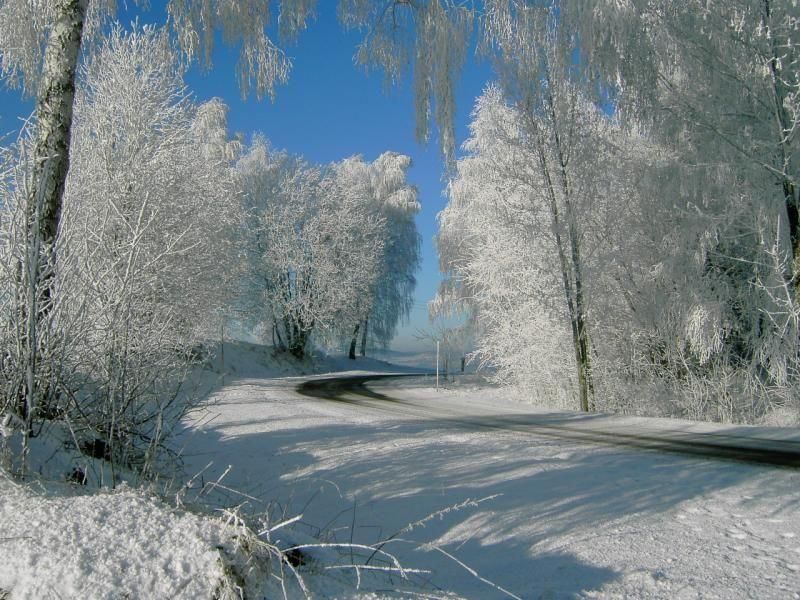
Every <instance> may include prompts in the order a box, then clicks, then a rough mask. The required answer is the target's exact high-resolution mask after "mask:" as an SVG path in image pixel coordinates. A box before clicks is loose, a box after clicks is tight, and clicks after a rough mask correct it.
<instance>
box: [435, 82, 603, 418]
mask: <svg viewBox="0 0 800 600" xmlns="http://www.w3.org/2000/svg"><path fill="white" fill-rule="evenodd" d="M561 85H564V86H565V89H562V90H560V92H558V93H560V94H562V95H560V96H557V97H555V98H553V96H550V95H546V96H544V98H545V103H544V105H542V104H537V105H536V106H537V108H541V109H552V111H553V112H549V110H534V109H533V107H531V108H530V109H529V108H528V107H527V106H526V105H525V104H520V105H513V106H512V105H509V104H508V103H507V102H506V100H505V98H504V96H503V94H502V91H501V90H500V89H498V88H489V89H488V90H487V91H486V92H485V93H484V95H483V96H482V97H481V98H480V99H479V101H478V103H477V107H476V110H475V113H474V119H473V122H472V124H471V130H472V136H471V138H470V139H469V140H468V142H467V143H466V144H465V150H466V151H467V156H466V157H464V158H462V159H461V160H459V162H458V164H457V171H456V177H455V178H454V180H453V181H452V182H451V184H450V188H449V203H448V206H447V208H446V209H445V210H444V211H443V212H442V213H441V214H440V217H439V219H440V234H439V237H438V240H437V244H438V247H439V253H440V262H441V267H442V270H443V271H445V272H447V273H449V280H448V281H447V282H446V283H445V285H444V287H443V289H442V290H441V292H440V302H441V303H442V304H443V306H444V307H446V306H447V305H448V304H452V303H459V302H462V303H466V306H467V307H468V308H469V309H470V310H471V311H473V312H475V313H476V315H477V321H478V324H479V328H480V335H479V336H478V337H479V341H478V349H479V351H480V352H481V354H482V358H483V360H484V361H485V362H488V363H490V364H492V365H494V366H495V367H498V368H499V374H500V376H501V377H503V378H505V379H507V380H509V381H512V382H514V383H517V384H523V386H524V387H525V389H530V390H535V391H536V393H538V394H543V395H547V393H549V394H550V395H551V396H552V397H554V398H560V399H562V400H561V401H560V403H561V404H562V405H563V404H564V403H565V402H564V401H563V400H564V399H566V398H570V397H573V394H574V395H575V396H577V398H578V400H579V404H578V405H579V406H580V408H581V409H583V410H588V409H590V407H591V406H592V404H591V390H592V388H591V386H592V380H591V370H590V360H589V357H588V351H589V350H588V349H589V345H588V327H587V320H588V317H589V312H588V309H589V288H590V285H588V279H589V277H588V276H587V273H592V270H590V269H589V268H587V266H588V265H587V261H586V259H584V258H582V256H581V254H580V252H581V251H582V250H583V245H584V244H585V241H586V238H587V234H588V233H589V231H590V230H591V228H592V227H593V223H592V221H591V216H590V215H591V212H590V211H592V210H593V208H594V205H595V204H597V203H599V202H601V201H602V199H601V197H600V196H601V194H602V192H603V190H602V172H601V169H600V168H599V167H600V165H596V164H595V163H593V162H592V161H591V160H590V156H589V153H588V152H584V151H583V147H584V146H585V145H586V144H588V143H589V142H590V141H591V147H592V148H595V149H596V148H598V147H600V146H601V145H602V137H601V136H600V135H599V129H600V127H601V124H602V117H601V116H600V115H599V114H598V113H597V111H596V110H594V109H593V108H592V107H591V106H590V105H588V104H586V103H582V104H581V103H580V97H579V96H577V95H572V94H571V93H570V95H569V96H567V95H566V94H567V92H569V91H570V89H571V88H568V87H566V86H567V83H565V82H561ZM553 93H554V94H555V93H557V92H553ZM550 100H552V101H553V102H554V103H555V102H559V103H560V105H559V106H558V107H556V106H552V107H550V106H549V101H550ZM567 156H568V157H569V161H570V162H569V163H567V161H566V159H565V157H567ZM568 348H571V349H572V352H571V355H572V356H571V358H570V355H569V353H565V352H566V350H567V349H568ZM537 360H538V361H539V362H538V364H537V363H536V361H537ZM551 361H552V362H551ZM545 364H546V365H548V366H544V365H545ZM564 365H574V368H575V373H576V376H575V377H574V379H573V381H574V385H573V384H563V383H559V380H563V379H564V377H565V373H564ZM557 373H558V375H556V374H557ZM543 376H544V377H543ZM547 377H549V378H550V379H549V381H550V383H545V381H546V380H547ZM553 382H556V383H555V384H554V383H553Z"/></svg>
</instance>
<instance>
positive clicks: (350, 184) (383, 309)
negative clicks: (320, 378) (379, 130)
mask: <svg viewBox="0 0 800 600" xmlns="http://www.w3.org/2000/svg"><path fill="white" fill-rule="evenodd" d="M410 166H411V159H410V158H409V157H408V156H405V155H402V154H397V153H396V152H385V153H383V154H381V155H380V156H379V157H378V158H377V159H376V160H375V161H373V162H372V163H367V162H365V161H364V160H363V159H362V158H361V157H358V156H356V157H351V158H349V159H347V160H344V161H342V162H340V163H337V164H335V165H333V167H332V175H333V176H334V178H335V179H336V181H337V182H338V185H339V186H340V188H342V189H346V190H350V193H352V194H355V195H358V196H360V197H361V199H362V202H364V203H365V206H366V210H367V212H368V213H369V214H371V215H372V217H373V218H374V219H377V220H380V221H381V222H383V223H384V224H385V226H384V231H383V233H382V234H381V235H382V237H383V240H384V242H383V252H382V255H381V257H380V261H379V263H380V264H379V272H378V274H377V276H376V277H375V279H374V283H373V285H372V289H371V290H370V292H369V294H368V295H367V296H365V297H364V298H363V301H362V306H361V311H360V314H359V315H357V320H356V322H355V329H354V330H353V333H352V336H351V339H350V358H355V357H356V345H357V343H358V337H359V335H360V336H361V355H362V356H364V355H365V354H366V345H367V336H368V333H369V331H370V330H371V333H372V338H373V339H374V340H376V341H377V342H378V343H380V344H388V343H389V341H390V340H391V339H392V337H393V336H394V333H395V330H396V328H397V324H398V323H399V322H400V321H401V319H403V318H405V317H407V316H408V314H409V312H410V310H411V305H412V303H413V293H414V288H415V286H416V279H415V277H414V274H415V272H416V270H417V269H418V268H419V261H420V257H419V234H418V233H417V227H416V223H415V221H414V217H415V216H416V214H417V213H418V212H419V209H420V206H419V202H418V201H417V190H416V188H415V187H414V186H412V185H410V184H409V183H408V182H407V180H406V172H407V170H408V168H409V167H410Z"/></svg>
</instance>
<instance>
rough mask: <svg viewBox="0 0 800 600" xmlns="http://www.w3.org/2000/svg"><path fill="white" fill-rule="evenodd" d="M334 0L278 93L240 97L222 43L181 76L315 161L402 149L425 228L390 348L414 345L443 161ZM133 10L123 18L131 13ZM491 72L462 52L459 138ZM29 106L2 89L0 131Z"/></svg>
mask: <svg viewBox="0 0 800 600" xmlns="http://www.w3.org/2000/svg"><path fill="white" fill-rule="evenodd" d="M335 5H336V3H335V2H332V1H330V0H322V1H321V2H319V12H318V15H317V19H316V20H315V21H314V22H313V23H312V24H311V26H310V28H309V30H308V31H306V32H304V33H303V34H302V35H301V36H300V37H299V39H298V40H297V42H296V43H295V44H292V45H291V46H289V47H287V48H286V50H287V54H288V55H289V56H290V57H291V58H292V60H293V63H294V68H293V70H292V73H291V77H290V79H289V82H288V84H287V85H285V86H282V87H280V88H278V94H277V98H276V99H275V102H270V101H269V100H262V101H258V100H256V99H255V98H250V99H249V100H247V101H242V99H241V95H240V92H239V88H238V86H237V83H236V76H235V70H234V66H235V62H236V52H235V51H231V50H229V49H226V48H225V47H224V46H223V45H222V44H221V43H220V44H219V45H218V48H217V51H216V53H215V55H214V68H213V70H212V71H211V72H209V73H201V72H199V70H198V69H197V68H193V69H192V70H191V71H190V72H189V74H188V76H187V84H188V85H189V88H190V89H191V91H192V92H193V93H194V95H195V97H196V98H197V99H198V100H207V99H209V98H213V97H220V98H222V99H223V100H224V101H225V103H226V104H227V105H228V106H229V107H230V112H229V115H228V123H229V128H230V133H231V134H233V133H236V132H243V133H244V134H246V135H247V137H248V138H249V137H250V135H251V134H252V133H254V132H261V133H263V134H264V135H266V136H267V137H268V138H269V139H270V141H271V142H272V144H273V146H274V147H276V148H285V149H286V150H288V151H290V152H292V153H296V154H301V155H303V156H304V157H305V158H306V159H308V160H309V161H312V162H317V163H326V162H330V161H335V160H341V159H342V158H345V157H347V156H350V155H353V154H361V155H363V156H364V158H365V159H367V160H373V159H375V158H376V157H377V156H378V155H379V154H381V153H382V152H384V151H386V150H393V151H396V152H402V153H404V154H408V155H409V156H411V157H412V158H413V161H414V166H413V168H412V169H411V171H410V173H409V179H410V180H411V182H412V183H414V184H416V185H417V187H418V188H419V192H420V201H421V203H422V212H421V213H420V214H419V216H418V217H417V227H418V228H419V232H420V235H421V236H422V240H423V245H422V255H423V262H422V268H421V270H420V272H419V273H418V275H417V277H418V282H419V283H418V286H417V292H416V298H415V304H414V312H413V314H412V315H411V321H410V323H409V324H408V325H406V326H404V327H402V329H401V331H400V332H399V334H398V336H397V338H396V339H395V341H394V342H393V347H394V348H396V349H401V350H404V349H413V348H414V347H415V346H418V345H419V343H418V342H416V341H415V340H414V333H415V332H416V331H417V330H418V329H426V328H427V326H428V317H427V308H426V302H427V301H428V300H429V299H430V298H431V297H432V296H433V294H434V293H435V291H436V287H437V285H438V281H439V271H438V267H437V258H436V250H435V247H434V243H433V237H434V235H435V234H436V214H437V213H438V212H439V211H440V210H442V208H444V205H445V198H444V197H443V195H442V189H443V187H444V184H443V181H442V173H443V164H442V160H441V154H440V152H439V148H438V145H437V140H436V138H435V137H432V139H431V142H430V143H429V144H428V145H427V146H424V145H421V144H419V143H417V141H416V140H415V139H414V120H415V117H414V100H413V95H412V90H411V86H410V85H409V84H408V83H406V84H404V85H402V86H401V87H390V88H387V86H386V85H385V82H384V78H383V74H382V73H380V72H371V73H369V75H367V74H365V72H364V70H363V69H361V68H357V67H355V65H354V64H353V54H354V53H355V48H356V45H357V44H358V42H359V41H360V39H361V38H360V34H359V33H358V32H344V31H343V30H342V28H341V27H340V25H339V24H338V22H337V21H336V15H335ZM133 16H134V15H133V13H122V14H121V15H120V19H121V20H122V21H123V22H130V21H131V20H132V18H133ZM140 20H141V21H142V22H151V21H155V22H162V23H163V16H162V15H161V14H159V12H158V11H154V12H150V13H143V14H142V15H141V16H140ZM489 79H491V71H490V68H489V67H488V66H487V65H486V64H485V63H479V62H477V61H475V60H474V58H473V57H472V56H470V57H469V59H468V62H467V64H466V66H465V70H464V73H463V75H462V78H461V81H460V83H459V86H458V89H457V93H458V95H457V109H458V115H457V121H456V125H457V127H456V133H457V136H458V143H459V144H460V143H461V142H463V141H464V139H466V136H467V133H468V129H467V125H468V122H469V114H470V112H471V110H472V105H473V103H474V100H475V98H476V97H477V96H478V95H479V94H480V92H481V91H482V89H483V87H484V86H485V84H486V82H487V81H488V80H489ZM32 110H33V104H32V102H30V101H27V102H24V101H22V100H21V98H20V94H19V92H17V91H8V90H6V89H5V88H4V89H3V90H2V91H0V133H2V134H5V133H9V132H12V131H14V130H16V129H17V128H18V127H19V121H18V117H22V116H27V115H28V114H30V112H31V111H32Z"/></svg>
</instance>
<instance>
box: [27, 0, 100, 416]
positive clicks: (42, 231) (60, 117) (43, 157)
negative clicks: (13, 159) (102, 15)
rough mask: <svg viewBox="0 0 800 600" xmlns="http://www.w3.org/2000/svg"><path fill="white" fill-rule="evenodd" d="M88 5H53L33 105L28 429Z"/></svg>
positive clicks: (82, 0)
mask: <svg viewBox="0 0 800 600" xmlns="http://www.w3.org/2000/svg"><path fill="white" fill-rule="evenodd" d="M88 4H89V0H56V2H54V5H53V11H54V15H55V21H54V24H53V28H52V30H51V32H50V36H49V38H48V41H47V47H46V49H45V55H44V64H43V68H42V76H41V79H40V82H39V90H38V94H37V101H36V124H37V129H36V136H35V140H34V151H33V161H34V166H33V177H32V187H31V189H30V191H29V193H28V198H27V206H26V227H27V229H28V231H27V249H26V253H25V261H26V264H25V266H24V273H25V278H26V299H25V314H24V315H22V316H23V317H24V319H25V321H26V327H25V331H26V333H25V338H26V339H25V352H26V359H27V360H26V362H27V365H26V381H25V387H26V390H25V393H24V395H23V398H24V400H23V402H22V406H20V409H21V411H20V412H21V414H22V416H23V418H24V419H25V420H26V421H27V422H28V424H29V425H30V420H31V418H32V416H33V412H34V409H35V404H36V397H37V396H40V395H41V393H40V392H41V390H38V389H37V388H38V387H39V384H40V383H41V382H42V381H43V379H45V378H43V377H42V376H41V375H40V374H37V372H38V370H39V365H38V364H37V362H38V358H39V355H40V353H41V349H40V346H41V343H42V340H40V337H41V335H42V329H43V327H44V323H45V322H46V319H47V314H48V312H49V309H50V305H51V302H50V300H51V287H52V277H53V274H52V264H53V260H54V251H55V242H56V235H57V232H58V226H59V222H60V220H61V208H62V199H63V196H64V183H65V181H66V178H67V171H68V170H69V143H70V130H71V127H72V105H73V100H74V98H75V69H76V65H77V62H78V55H79V52H80V47H81V39H82V37H83V24H84V19H85V16H86V10H87V7H88ZM47 379H50V378H49V377H47ZM37 380H38V381H37ZM28 429H29V427H28Z"/></svg>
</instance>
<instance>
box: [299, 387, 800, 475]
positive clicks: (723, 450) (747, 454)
mask: <svg viewBox="0 0 800 600" xmlns="http://www.w3.org/2000/svg"><path fill="white" fill-rule="evenodd" d="M422 376H424V375H423V374H404V375H385V374H380V375H378V374H375V375H358V376H346V377H329V378H324V379H315V380H311V381H306V382H304V383H302V384H300V385H298V386H297V388H296V389H297V392H298V393H300V394H302V395H304V396H309V397H314V398H318V399H324V400H328V401H333V402H346V403H348V404H356V405H361V406H364V407H369V408H370V409H374V410H379V411H384V412H389V413H392V414H394V415H397V416H404V417H411V418H414V419H424V420H431V421H436V422H437V425H439V426H440V425H442V424H448V425H451V426H454V427H461V428H466V429H468V430H472V431H475V430H482V429H483V430H486V429H489V430H501V431H513V432H517V433H526V434H530V435H536V436H544V437H550V438H557V439H564V440H570V441H578V442H585V443H589V444H603V445H612V446H627V447H632V448H639V449H643V450H649V451H659V452H670V453H677V454H684V455H692V456H701V457H705V458H718V459H724V460H736V461H740V462H746V463H755V464H766V465H773V466H779V467H788V468H794V469H800V443H798V442H795V441H787V440H778V439H765V438H757V437H753V436H744V435H735V434H720V433H696V432H687V431H679V430H670V429H657V430H649V431H638V430H631V428H630V425H629V424H615V423H614V419H613V417H608V416H605V415H601V416H599V418H597V417H596V416H594V415H587V416H583V418H581V417H582V415H574V414H573V415H565V413H549V414H548V413H540V414H531V413H519V414H515V413H502V414H496V413H492V412H488V411H483V410H481V411H478V410H476V408H475V406H470V407H469V409H468V410H464V409H459V408H458V407H456V406H453V405H452V404H450V405H438V404H432V403H430V402H425V403H422V402H420V401H415V400H412V399H403V398H399V397H395V396H390V395H388V394H387V393H384V392H383V391H378V390H376V389H374V388H376V387H377V386H376V385H375V384H380V383H381V382H386V381H387V380H393V379H394V380H397V379H400V378H419V377H422ZM368 384H372V385H368ZM397 391H400V390H399V389H398V390H397ZM394 393H395V395H397V392H396V391H395V392H394Z"/></svg>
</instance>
